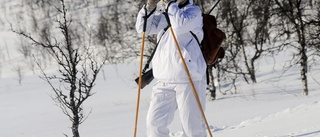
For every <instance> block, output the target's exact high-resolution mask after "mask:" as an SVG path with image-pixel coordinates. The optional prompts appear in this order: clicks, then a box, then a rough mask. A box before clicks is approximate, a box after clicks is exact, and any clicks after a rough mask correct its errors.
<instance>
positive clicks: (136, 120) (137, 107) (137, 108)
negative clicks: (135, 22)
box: [133, 7, 148, 137]
mask: <svg viewBox="0 0 320 137" xmlns="http://www.w3.org/2000/svg"><path fill="white" fill-rule="evenodd" d="M145 13H146V14H145V16H144V23H143V32H142V42H141V49H140V66H139V67H140V71H139V82H138V95H137V105H136V117H135V122H134V135H133V136H134V137H136V136H137V127H138V126H137V125H138V117H139V106H140V92H141V82H142V63H143V52H144V41H145V36H146V29H147V18H148V17H147V9H146V7H145Z"/></svg>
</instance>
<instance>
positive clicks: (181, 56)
mask: <svg viewBox="0 0 320 137" xmlns="http://www.w3.org/2000/svg"><path fill="white" fill-rule="evenodd" d="M164 14H165V16H166V19H167V21H168V25H169V29H170V32H171V34H172V37H173V40H174V42H175V45H176V48H177V50H178V52H179V56H180V58H181V60H182V64H183V67H184V69H185V71H186V73H187V75H188V79H189V82H190V85H191V88H192V91H193V94H194V96H195V98H196V100H197V104H198V107H199V109H200V112H201V115H202V117H203V120H204V122H205V124H206V127H207V129H208V132H209V135H210V137H213V136H212V133H211V130H210V127H209V124H208V121H207V118H206V115H205V114H204V111H203V108H202V105H201V102H200V99H199V96H198V93H197V91H196V89H195V87H194V84H193V81H192V78H191V75H190V72H189V69H188V67H187V64H186V62H185V60H184V58H183V55H182V52H181V49H180V46H179V43H178V41H177V38H176V35H175V33H174V31H173V29H172V26H171V23H170V19H169V16H168V13H164Z"/></svg>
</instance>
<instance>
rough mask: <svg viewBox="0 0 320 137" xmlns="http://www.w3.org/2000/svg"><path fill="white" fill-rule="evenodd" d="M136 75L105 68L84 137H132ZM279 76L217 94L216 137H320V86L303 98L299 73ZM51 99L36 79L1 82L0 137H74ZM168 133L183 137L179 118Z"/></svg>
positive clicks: (211, 106) (144, 102)
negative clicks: (225, 93) (230, 91)
mask: <svg viewBox="0 0 320 137" xmlns="http://www.w3.org/2000/svg"><path fill="white" fill-rule="evenodd" d="M265 68H268V67H265ZM137 72H138V63H137V62H136V63H129V64H119V65H106V66H105V67H104V68H103V71H102V72H101V73H100V75H99V77H98V80H97V83H96V87H95V88H94V92H95V93H96V94H94V95H93V96H92V97H91V98H90V99H89V100H88V101H87V102H86V103H85V112H87V113H88V114H89V113H90V115H89V117H88V119H87V120H86V121H85V122H84V123H83V124H82V125H81V127H80V134H81V135H82V137H119V136H122V137H129V136H133V127H134V117H135V105H136V97H137V87H136V84H135V83H134V81H133V80H134V78H135V77H136V73H137ZM313 73H314V75H313V77H314V78H315V79H319V78H320V75H319V70H318V71H313ZM280 74H281V71H280V70H276V71H270V70H269V69H261V71H260V72H259V78H258V80H259V81H262V82H260V83H259V84H256V85H248V84H246V83H244V82H239V83H238V88H239V89H238V93H237V94H227V95H221V94H219V93H218V96H217V100H215V101H207V107H206V111H205V113H206V116H207V119H208V122H209V124H210V126H211V129H212V132H213V135H214V136H215V137H260V136H268V137H285V136H296V137H298V136H299V137H301V136H303V137H307V136H308V137H311V136H320V131H319V129H320V118H319V114H320V103H319V102H320V93H319V87H320V85H319V84H317V83H316V82H315V81H313V80H310V95H309V96H303V95H302V91H301V89H300V83H299V79H298V74H299V71H298V70H297V69H293V70H292V71H290V72H288V75H283V76H282V77H279V75H280ZM151 85H152V84H151ZM151 85H149V86H148V87H146V88H145V89H143V90H142V92H141V103H140V110H139V114H140V115H139V122H138V136H139V137H145V136H146V134H145V133H146V128H145V117H146V111H147V109H148V103H149V96H150V90H151V87H152V86H151ZM52 94H53V93H52V92H51V89H50V87H49V86H48V85H47V84H46V83H45V82H44V81H42V80H41V79H40V78H39V77H38V76H37V75H30V76H27V77H25V78H24V80H23V82H22V85H19V84H18V82H17V80H16V79H15V77H14V76H12V77H8V78H2V79H0V108H1V113H0V123H1V124H0V130H1V132H0V136H1V137H22V136H23V137H57V136H63V134H67V135H71V129H70V127H71V123H70V122H69V120H68V118H67V117H66V116H65V115H64V114H63V113H62V112H61V110H60V108H59V107H58V106H57V105H56V104H55V103H54V102H53V101H52V99H51V97H50V96H51V95H52ZM195 109H197V108H195ZM170 129H171V131H172V133H171V136H175V137H179V135H180V132H181V127H180V123H179V116H178V115H176V117H175V120H174V122H173V123H172V124H171V125H170Z"/></svg>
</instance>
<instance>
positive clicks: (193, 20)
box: [136, 0, 206, 137]
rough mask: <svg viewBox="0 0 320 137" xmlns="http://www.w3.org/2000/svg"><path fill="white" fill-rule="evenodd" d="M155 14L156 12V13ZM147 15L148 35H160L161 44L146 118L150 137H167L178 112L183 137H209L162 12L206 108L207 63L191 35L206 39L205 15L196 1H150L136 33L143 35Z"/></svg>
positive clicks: (140, 18) (154, 61) (140, 15)
mask: <svg viewBox="0 0 320 137" xmlns="http://www.w3.org/2000/svg"><path fill="white" fill-rule="evenodd" d="M154 10H155V12H153V11H154ZM146 12H147V14H148V16H147V17H148V19H147V28H146V34H148V35H150V34H157V40H158V42H159V44H158V47H157V49H156V52H155V54H154V57H153V60H152V66H153V75H154V77H155V79H157V82H156V84H155V85H154V86H153V89H152V95H151V101H150V107H149V110H148V115H147V135H148V137H168V136H169V129H168V127H167V126H168V125H169V124H170V123H171V122H172V120H173V117H174V113H175V110H176V109H178V110H179V114H180V118H181V119H180V120H181V124H182V128H183V137H206V127H205V122H204V120H203V118H202V115H201V111H200V109H199V107H198V104H197V101H196V98H195V96H194V94H193V91H192V88H191V85H190V83H189V81H188V76H187V74H186V71H185V69H184V66H183V64H182V62H181V59H180V57H179V54H178V50H177V48H176V47H175V42H174V38H173V36H172V33H170V31H166V28H167V27H168V22H167V20H166V18H165V15H164V14H162V12H167V14H168V16H169V20H170V22H171V27H172V29H173V30H174V32H175V35H176V38H177V41H178V43H179V46H180V48H181V52H182V54H183V57H184V60H185V62H186V63H187V67H188V69H189V72H190V74H191V77H192V80H193V82H194V85H195V89H196V91H197V93H198V96H199V99H200V102H201V105H202V107H203V109H204V107H205V94H206V93H205V92H206V76H205V73H206V62H205V60H204V58H203V55H202V53H201V50H200V47H199V44H198V43H197V41H196V40H195V38H194V37H193V36H192V34H191V33H190V31H192V32H193V33H194V34H196V36H197V38H198V39H199V40H200V41H201V40H202V39H203V30H202V25H203V23H202V12H201V10H200V8H199V7H198V6H196V5H194V3H193V0H175V1H171V0H160V1H159V0H147V4H146V5H145V6H143V8H142V9H141V10H140V11H139V13H138V16H137V22H136V29H137V31H138V32H139V33H142V32H143V26H144V17H145V15H146Z"/></svg>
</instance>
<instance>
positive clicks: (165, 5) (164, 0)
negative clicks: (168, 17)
mask: <svg viewBox="0 0 320 137" xmlns="http://www.w3.org/2000/svg"><path fill="white" fill-rule="evenodd" d="M171 1H172V0H161V5H162V7H163V8H164V9H167V8H168V4H169V3H170V2H171Z"/></svg>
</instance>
